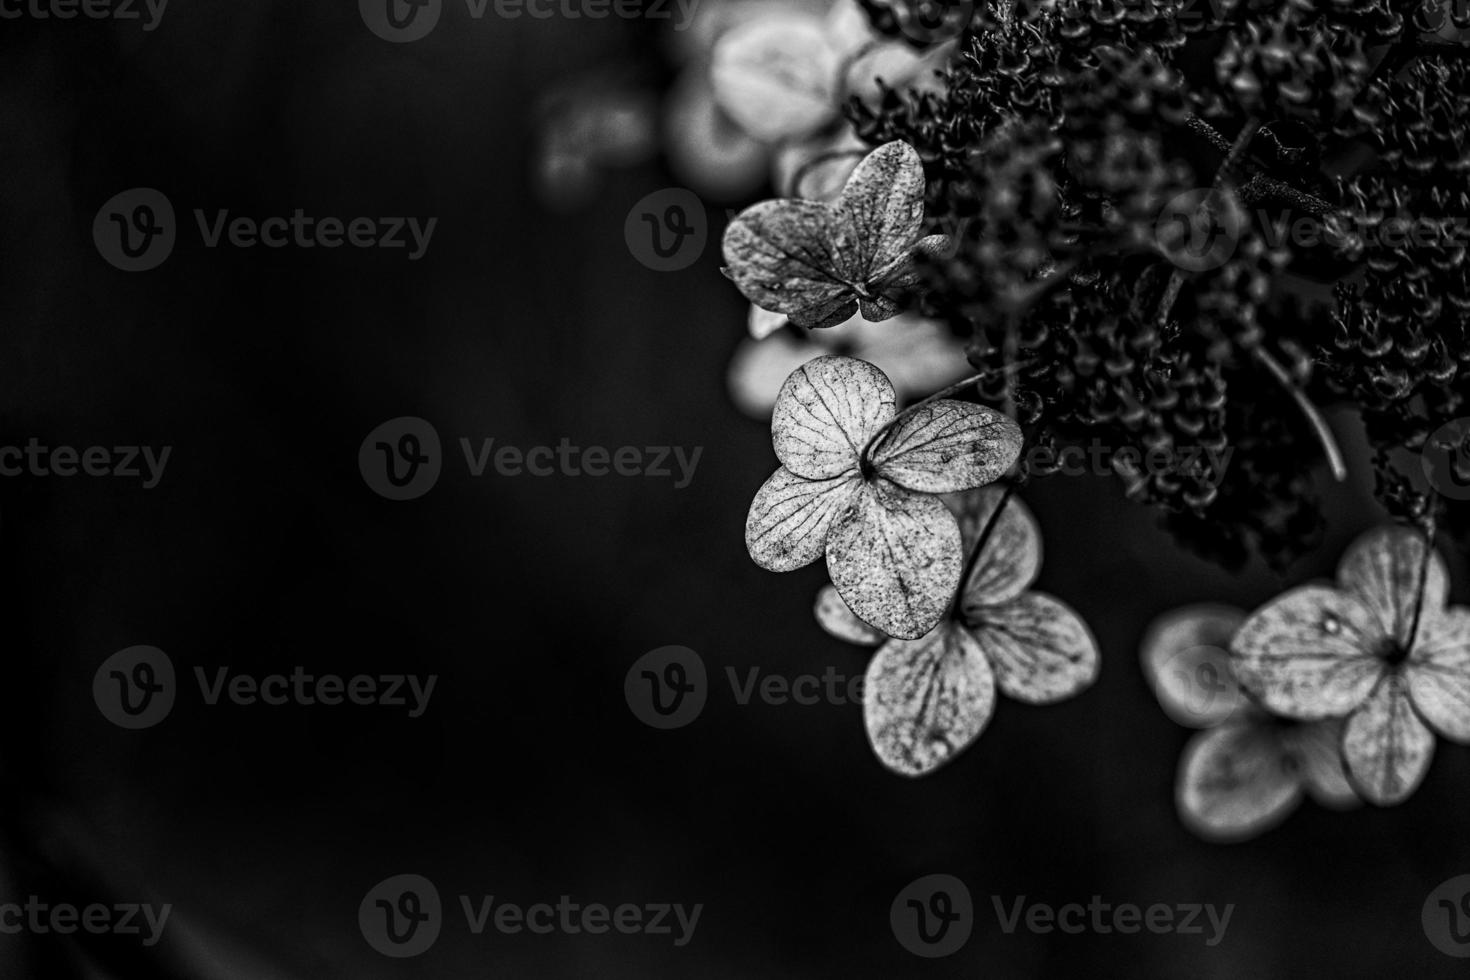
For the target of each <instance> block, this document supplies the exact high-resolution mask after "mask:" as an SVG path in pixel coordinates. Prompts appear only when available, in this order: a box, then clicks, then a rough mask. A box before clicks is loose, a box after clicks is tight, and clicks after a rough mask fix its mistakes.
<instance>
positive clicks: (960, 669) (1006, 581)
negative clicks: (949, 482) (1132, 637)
mask: <svg viewBox="0 0 1470 980" xmlns="http://www.w3.org/2000/svg"><path fill="white" fill-rule="evenodd" d="M952 503H953V505H954V506H955V508H956V510H957V512H958V514H959V525H960V528H961V533H962V535H963V537H964V541H965V551H966V554H967V555H969V556H970V557H971V561H970V571H969V574H968V575H967V576H966V579H965V582H964V586H963V590H962V591H960V593H959V594H958V595H956V596H955V597H954V598H955V602H954V604H953V606H952V608H951V615H949V616H946V617H945V618H944V619H943V620H942V621H941V622H940V623H939V624H938V625H937V626H935V627H934V629H933V630H931V631H930V632H928V633H927V634H925V635H924V636H923V637H920V638H918V639H909V640H906V639H902V638H895V639H890V640H888V641H887V642H886V643H884V644H883V646H882V647H881V648H880V649H879V650H878V653H877V655H876V656H875V657H874V658H873V660H872V662H871V663H870V664H869V665H868V672H867V677H866V680H865V684H864V687H863V692H864V695H863V715H864V719H865V721H866V723H867V729H868V739H869V741H870V742H871V743H872V746H873V751H874V753H875V754H876V755H877V756H878V758H879V760H880V761H881V762H882V763H883V764H884V765H885V766H887V767H888V768H889V769H891V770H893V771H894V772H897V773H900V774H902V775H905V776H922V775H924V774H926V773H928V772H932V771H933V770H934V769H936V768H938V767H939V766H940V765H942V764H943V763H945V762H947V761H949V760H950V759H952V758H954V757H955V755H957V754H958V753H959V752H960V751H961V750H963V749H964V748H965V747H966V746H967V745H969V744H970V743H971V742H973V741H974V740H975V738H976V737H977V736H978V735H979V734H980V733H981V732H982V731H983V730H984V729H985V726H986V724H988V723H989V721H990V716H991V713H992V711H993V710H994V707H995V691H996V688H997V687H999V688H1000V690H1001V691H1002V692H1003V693H1004V694H1006V695H1007V696H1009V697H1012V698H1015V699H1016V700H1018V701H1024V702H1027V703H1029V704H1052V703H1055V702H1057V701H1061V700H1064V699H1066V698H1069V697H1071V696H1073V695H1075V694H1077V693H1078V692H1079V691H1081V690H1083V689H1084V688H1086V687H1087V686H1088V685H1090V684H1091V683H1092V681H1093V680H1094V679H1095V678H1096V676H1097V671H1098V651H1097V641H1096V640H1095V639H1094V638H1093V636H1092V632H1091V631H1090V630H1089V629H1088V628H1087V624H1086V623H1084V622H1083V621H1082V619H1081V618H1080V617H1079V616H1078V615H1077V614H1076V613H1075V612H1073V611H1072V610H1071V609H1070V608H1069V607H1068V606H1067V605H1065V604H1064V603H1062V602H1061V601H1060V600H1058V599H1055V598H1053V597H1052V596H1049V595H1047V594H1045V593H1042V592H1034V591H1030V588H1029V587H1030V585H1031V583H1032V582H1034V581H1035V580H1036V576H1037V573H1038V572H1039V571H1040V569H1041V532H1040V530H1039V529H1038V527H1037V525H1036V519H1035V518H1034V517H1032V516H1031V513H1030V511H1029V510H1027V508H1026V506H1025V504H1022V503H1021V502H1020V501H1019V500H1014V499H1011V500H1006V499H1005V496H1004V493H1003V491H1000V490H997V489H995V488H988V489H985V490H979V491H973V492H971V493H968V494H964V495H962V496H960V497H958V498H957V499H955V500H953V501H952ZM997 508H999V510H998V509H997ZM829 589H830V587H829ZM816 612H817V620H818V622H820V623H821V624H822V626H823V628H825V629H826V630H827V631H828V632H829V633H832V634H833V635H834V636H837V637H839V638H841V639H845V640H848V641H849V642H852V643H867V644H872V643H875V642H877V641H878V640H879V639H881V634H878V633H875V632H874V631H872V630H871V628H870V627H867V626H866V625H865V624H864V623H862V621H861V620H859V619H858V618H857V617H855V616H853V615H852V613H851V612H850V611H849V610H848V609H847V608H846V607H845V606H843V605H842V599H841V597H840V596H839V595H838V594H837V590H835V589H830V591H829V590H823V592H822V594H821V595H820V596H819V597H818V600H817V610H816Z"/></svg>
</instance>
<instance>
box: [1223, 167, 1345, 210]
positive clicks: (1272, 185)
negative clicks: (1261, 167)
mask: <svg viewBox="0 0 1470 980" xmlns="http://www.w3.org/2000/svg"><path fill="white" fill-rule="evenodd" d="M1268 198H1274V199H1275V200H1278V201H1284V202H1286V203H1287V204H1290V205H1292V206H1293V207H1298V208H1301V209H1302V210H1303V211H1306V212H1307V213H1308V214H1326V213H1328V212H1329V211H1331V210H1333V206H1332V204H1330V203H1329V202H1327V201H1324V200H1322V199H1321V198H1320V197H1317V196H1315V195H1313V194H1308V193H1307V192H1306V191H1300V190H1297V189H1296V188H1295V187H1292V186H1291V185H1290V184H1284V183H1282V182H1281V181H1279V180H1273V179H1272V178H1270V177H1267V176H1265V175H1264V174H1256V175H1255V176H1254V177H1252V178H1251V179H1250V180H1248V181H1246V183H1245V184H1244V185H1243V186H1242V187H1241V188H1240V200H1241V202H1242V203H1244V204H1255V203H1256V202H1258V201H1263V200H1266V199H1268Z"/></svg>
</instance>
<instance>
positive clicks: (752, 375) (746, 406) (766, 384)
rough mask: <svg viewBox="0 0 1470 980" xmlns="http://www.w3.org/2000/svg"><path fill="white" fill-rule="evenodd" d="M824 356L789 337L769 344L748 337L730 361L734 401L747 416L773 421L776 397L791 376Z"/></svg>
mask: <svg viewBox="0 0 1470 980" xmlns="http://www.w3.org/2000/svg"><path fill="white" fill-rule="evenodd" d="M821 354H822V349H821V348H820V347H818V346H817V345H815V344H813V343H811V342H810V341H807V340H804V339H802V338H800V337H795V336H792V335H789V334H785V333H778V334H775V335H773V336H771V337H767V338H766V339H765V340H751V339H750V338H748V337H747V338H745V339H744V340H742V341H741V342H740V345H739V346H738V347H736V348H735V354H734V356H733V357H731V358H730V368H729V371H728V372H727V373H726V382H727V384H728V386H729V389H730V398H731V400H732V401H734V402H735V406H736V407H737V408H739V409H740V410H741V411H742V412H744V413H745V414H746V415H749V416H751V417H752V418H758V419H765V420H768V421H769V420H770V418H771V410H772V409H774V408H775V407H776V397H777V396H778V395H780V394H781V386H782V385H784V384H785V383H786V379H787V378H789V377H791V372H792V371H795V370H796V369H797V368H799V367H801V366H802V365H803V364H805V363H806V362H807V361H810V360H811V359H812V358H814V357H820V356H821Z"/></svg>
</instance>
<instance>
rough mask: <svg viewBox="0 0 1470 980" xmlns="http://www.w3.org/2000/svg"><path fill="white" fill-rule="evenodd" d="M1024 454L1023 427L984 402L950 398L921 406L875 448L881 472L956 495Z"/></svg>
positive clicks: (899, 480) (914, 486)
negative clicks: (955, 493)
mask: <svg viewBox="0 0 1470 980" xmlns="http://www.w3.org/2000/svg"><path fill="white" fill-rule="evenodd" d="M1019 455H1021V427H1020V426H1019V425H1017V424H1016V423H1015V420H1013V419H1011V418H1009V417H1008V416H1005V415H1002V414H1001V413H1000V412H997V411H995V409H993V408H986V407H985V406H984V405H972V404H970V403H969V402H957V401H952V400H950V399H948V398H941V399H939V400H938V401H934V402H929V403H928V404H925V405H920V406H919V407H918V408H916V409H914V410H913V411H911V412H908V413H907V414H905V415H904V416H903V418H901V419H899V421H898V422H897V424H895V425H894V426H893V428H891V429H889V430H888V431H887V432H885V433H884V434H883V437H882V438H881V439H880V440H879V441H878V444H877V445H876V446H874V447H873V453H872V461H873V465H874V467H875V468H876V469H877V471H878V473H879V474H880V475H882V476H885V477H887V478H888V479H890V480H892V481H893V482H894V483H897V484H898V485H899V486H903V487H908V488H909V489H910V490H918V491H919V492H921V493H954V492H957V491H960V490H969V489H970V488H972V487H982V486H984V485H985V484H987V483H994V482H995V481H996V480H998V479H1000V477H1001V476H1002V475H1004V474H1005V471H1006V470H1008V469H1010V468H1011V466H1012V465H1013V464H1014V463H1015V462H1016V457H1018V456H1019Z"/></svg>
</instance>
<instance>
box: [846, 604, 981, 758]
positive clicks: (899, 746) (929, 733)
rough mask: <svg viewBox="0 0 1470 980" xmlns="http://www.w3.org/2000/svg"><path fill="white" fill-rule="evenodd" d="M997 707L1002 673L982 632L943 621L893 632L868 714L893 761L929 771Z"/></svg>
mask: <svg viewBox="0 0 1470 980" xmlns="http://www.w3.org/2000/svg"><path fill="white" fill-rule="evenodd" d="M994 708H995V680H994V678H993V677H992V676H991V673H990V665H989V663H988V662H987V661H986V659H985V656H984V655H983V654H982V653H981V652H980V648H979V647H978V646H976V645H975V639H974V637H972V636H970V634H969V633H968V632H966V631H965V630H963V629H960V628H958V627H957V626H955V625H954V624H953V623H948V622H946V623H942V624H940V625H939V627H938V628H936V629H935V630H934V631H933V632H931V633H929V634H928V635H927V636H925V637H923V638H922V639H918V640H890V641H889V642H887V643H885V644H884V645H883V646H882V648H880V649H879V650H878V654H877V656H875V657H874V658H873V662H872V663H870V664H869V665H868V673H867V677H866V679H865V681H864V684H863V719H864V721H865V722H866V723H867V727H868V741H869V742H871V743H872V746H873V751H874V752H875V753H877V756H878V758H879V759H880V760H881V761H882V762H883V764H884V765H885V766H887V767H888V768H889V769H892V770H893V771H894V772H896V773H900V774H902V775H905V776H922V775H924V774H925V773H927V772H932V771H933V770H934V769H935V768H937V767H938V766H940V765H942V764H943V763H945V762H948V761H949V760H950V759H952V758H954V756H955V755H956V754H957V753H958V752H959V751H960V750H961V749H963V748H964V747H965V746H967V745H969V744H970V743H971V742H973V741H974V740H975V737H976V736H977V735H979V734H980V733H981V732H982V731H983V730H984V729H985V725H986V724H987V723H988V722H989V721H990V714H991V711H992V710H994Z"/></svg>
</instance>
